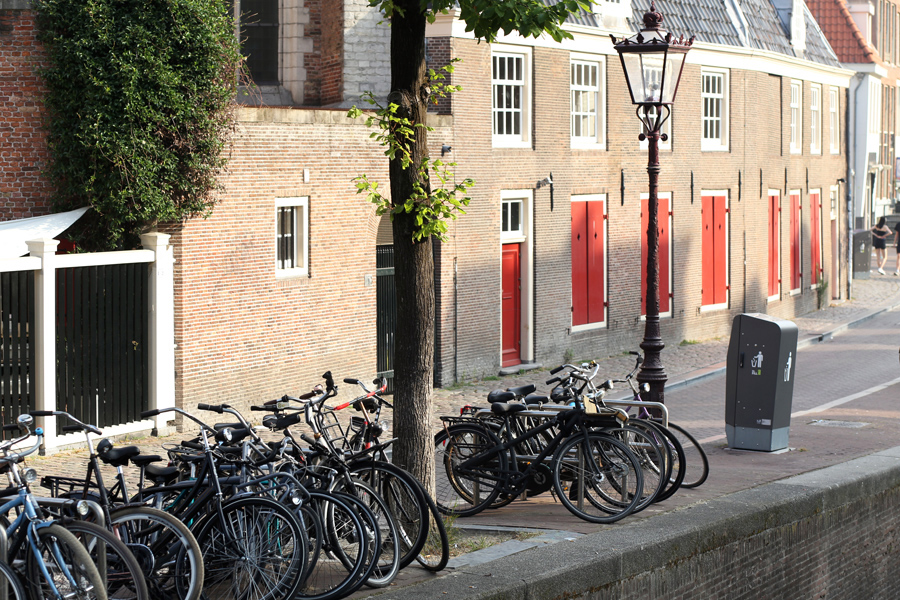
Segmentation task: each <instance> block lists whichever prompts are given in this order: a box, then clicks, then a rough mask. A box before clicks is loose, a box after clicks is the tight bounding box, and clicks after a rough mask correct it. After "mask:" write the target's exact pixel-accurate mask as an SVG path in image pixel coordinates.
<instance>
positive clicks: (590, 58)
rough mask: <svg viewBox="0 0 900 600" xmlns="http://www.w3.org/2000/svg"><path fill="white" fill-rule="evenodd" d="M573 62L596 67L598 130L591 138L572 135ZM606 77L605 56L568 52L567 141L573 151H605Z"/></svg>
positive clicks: (607, 90) (607, 87) (607, 88)
mask: <svg viewBox="0 0 900 600" xmlns="http://www.w3.org/2000/svg"><path fill="white" fill-rule="evenodd" d="M573 62H581V63H595V64H596V65H597V74H598V77H597V81H598V86H599V98H598V102H597V117H596V119H597V126H598V129H599V132H598V134H597V135H596V136H595V137H593V138H590V137H587V136H581V137H575V136H574V135H572V74H571V69H572V63H573ZM606 80H607V77H606V56H604V55H602V54H584V53H579V52H570V53H569V139H570V145H571V147H572V148H573V149H576V150H605V149H606V138H607V130H608V129H609V128H608V127H607V123H606V117H607V113H606V100H607V95H608V92H609V86H608V85H607V81H606Z"/></svg>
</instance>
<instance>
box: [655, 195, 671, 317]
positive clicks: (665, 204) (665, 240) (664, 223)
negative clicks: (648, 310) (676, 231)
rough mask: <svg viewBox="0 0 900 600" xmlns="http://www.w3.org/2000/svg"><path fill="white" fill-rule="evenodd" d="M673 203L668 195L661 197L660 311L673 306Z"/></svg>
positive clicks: (667, 310)
mask: <svg viewBox="0 0 900 600" xmlns="http://www.w3.org/2000/svg"><path fill="white" fill-rule="evenodd" d="M671 209H672V204H671V202H670V200H669V198H668V197H665V196H664V197H662V198H660V199H659V214H658V219H659V312H660V314H662V313H667V312H669V310H670V309H671V307H672V304H671V299H670V294H669V286H670V284H669V282H670V280H671V276H672V274H671V272H670V271H669V250H670V248H671V246H670V244H671V241H670V238H669V224H670V222H671V221H670V220H669V214H670V212H671Z"/></svg>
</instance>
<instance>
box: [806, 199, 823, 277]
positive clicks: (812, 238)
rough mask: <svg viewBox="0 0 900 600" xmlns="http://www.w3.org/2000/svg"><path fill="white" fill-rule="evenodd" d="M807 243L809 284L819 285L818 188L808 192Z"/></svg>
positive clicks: (819, 214) (819, 226)
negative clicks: (809, 270) (808, 247)
mask: <svg viewBox="0 0 900 600" xmlns="http://www.w3.org/2000/svg"><path fill="white" fill-rule="evenodd" d="M809 208H810V211H809V233H810V235H809V245H810V257H811V259H810V260H811V264H810V267H811V271H812V273H810V275H809V281H810V285H812V287H813V288H817V287H819V282H820V281H822V275H823V270H822V225H821V223H822V194H821V192H820V191H819V190H812V191H810V192H809Z"/></svg>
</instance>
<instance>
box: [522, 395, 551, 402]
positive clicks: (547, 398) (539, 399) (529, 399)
mask: <svg viewBox="0 0 900 600" xmlns="http://www.w3.org/2000/svg"><path fill="white" fill-rule="evenodd" d="M548 402H550V396H545V395H544V394H528V395H527V396H525V404H547V403H548Z"/></svg>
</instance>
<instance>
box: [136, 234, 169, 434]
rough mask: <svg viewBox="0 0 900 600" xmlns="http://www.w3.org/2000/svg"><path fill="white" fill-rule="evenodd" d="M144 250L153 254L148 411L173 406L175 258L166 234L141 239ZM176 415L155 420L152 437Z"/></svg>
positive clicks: (166, 414) (157, 417)
mask: <svg viewBox="0 0 900 600" xmlns="http://www.w3.org/2000/svg"><path fill="white" fill-rule="evenodd" d="M141 245H142V246H143V247H144V249H145V250H153V252H154V254H155V255H156V259H155V260H154V261H153V262H152V263H151V264H150V282H149V284H150V382H149V392H150V408H151V409H153V408H159V409H163V408H171V407H173V406H175V278H174V275H173V267H174V264H175V256H174V253H173V251H172V247H171V246H170V245H169V235H168V234H165V233H158V232H154V233H145V234H143V235H141ZM174 419H175V413H172V412H167V413H163V414H162V415H158V416H156V417H154V420H155V421H156V426H155V430H156V431H155V433H159V431H160V429H162V428H165V427H167V423H168V422H169V421H172V420H174Z"/></svg>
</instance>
